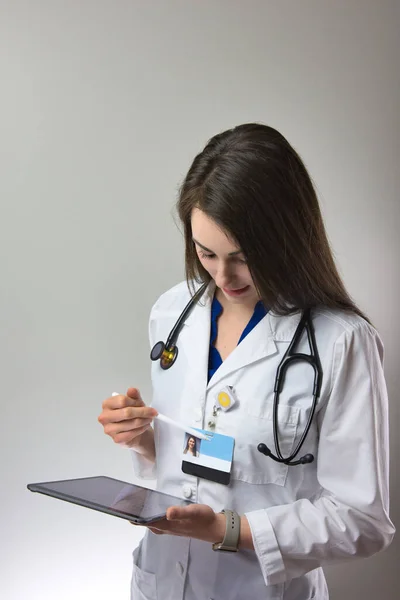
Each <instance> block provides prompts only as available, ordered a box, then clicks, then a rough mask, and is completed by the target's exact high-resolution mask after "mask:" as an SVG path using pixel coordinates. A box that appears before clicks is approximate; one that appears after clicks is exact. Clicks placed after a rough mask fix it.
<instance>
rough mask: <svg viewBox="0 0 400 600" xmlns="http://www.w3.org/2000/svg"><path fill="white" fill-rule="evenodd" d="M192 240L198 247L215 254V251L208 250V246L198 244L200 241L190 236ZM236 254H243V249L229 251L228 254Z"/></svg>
mask: <svg viewBox="0 0 400 600" xmlns="http://www.w3.org/2000/svg"><path fill="white" fill-rule="evenodd" d="M192 240H193V241H194V243H195V244H197V246H200V248H201V249H202V250H205V251H206V252H209V253H210V254H215V252H213V251H212V250H210V248H206V247H205V246H203V244H200V242H198V241H197V240H195V239H194V238H192ZM236 254H243V250H235V252H229V254H228V256H235V255H236Z"/></svg>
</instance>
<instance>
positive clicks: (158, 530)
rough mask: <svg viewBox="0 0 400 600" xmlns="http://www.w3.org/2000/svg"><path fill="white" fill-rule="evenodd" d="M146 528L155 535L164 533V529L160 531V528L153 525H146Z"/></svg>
mask: <svg viewBox="0 0 400 600" xmlns="http://www.w3.org/2000/svg"><path fill="white" fill-rule="evenodd" d="M147 529H150V531H151V532H152V533H155V534H156V535H164V531H161V529H156V528H155V527H150V526H147Z"/></svg>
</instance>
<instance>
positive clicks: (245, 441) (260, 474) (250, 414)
mask: <svg viewBox="0 0 400 600" xmlns="http://www.w3.org/2000/svg"><path fill="white" fill-rule="evenodd" d="M246 413H247V414H246V424H244V423H243V426H242V427H240V430H239V431H238V432H237V435H236V437H235V455H234V463H233V472H232V476H233V478H234V479H238V480H240V481H246V482H248V483H254V484H266V483H273V484H275V485H281V486H283V485H285V483H286V477H287V473H288V469H289V467H288V466H287V465H285V464H282V463H278V462H276V461H274V460H273V459H272V458H270V457H267V456H265V455H264V454H261V452H259V451H258V449H257V446H258V444H260V443H263V444H265V445H266V446H268V448H269V449H270V450H271V451H272V452H273V453H274V454H276V450H275V443H274V434H273V410H272V406H271V405H267V406H265V405H261V406H260V405H258V406H257V405H251V404H249V405H248V406H247V407H246ZM298 421H299V409H298V408H295V407H292V406H288V405H285V404H279V407H278V428H279V432H278V437H279V445H280V449H281V453H282V454H283V456H284V457H286V456H289V455H290V453H291V452H292V450H293V447H294V442H295V439H296V432H297V425H298Z"/></svg>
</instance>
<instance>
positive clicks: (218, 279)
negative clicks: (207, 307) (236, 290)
mask: <svg viewBox="0 0 400 600" xmlns="http://www.w3.org/2000/svg"><path fill="white" fill-rule="evenodd" d="M231 281H232V269H231V268H230V267H229V265H228V264H227V263H226V262H223V261H220V263H219V264H218V269H217V273H216V275H215V283H216V284H217V286H218V287H219V288H223V287H229V284H230V283H231Z"/></svg>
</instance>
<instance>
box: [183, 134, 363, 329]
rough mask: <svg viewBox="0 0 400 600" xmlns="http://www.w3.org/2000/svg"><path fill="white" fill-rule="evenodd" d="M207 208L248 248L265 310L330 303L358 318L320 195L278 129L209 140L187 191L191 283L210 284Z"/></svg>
mask: <svg viewBox="0 0 400 600" xmlns="http://www.w3.org/2000/svg"><path fill="white" fill-rule="evenodd" d="M195 207H196V208H199V209H200V210H202V211H203V212H204V213H205V214H206V215H207V216H208V217H210V218H211V219H213V220H214V221H215V223H217V224H218V225H219V226H220V227H221V228H222V229H223V230H225V231H226V232H227V234H228V235H229V236H230V237H231V238H232V240H234V241H235V242H236V243H237V244H238V246H239V248H240V249H241V250H242V251H243V253H244V255H245V257H246V260H247V263H248V267H249V270H250V273H251V275H252V278H253V281H254V284H255V286H256V288H257V291H258V293H259V295H260V298H261V299H262V300H263V302H264V304H265V306H267V307H268V308H269V309H271V310H273V312H275V313H276V314H280V315H288V314H293V313H295V312H298V311H299V310H304V309H306V308H312V307H315V306H326V307H329V308H334V309H341V310H346V311H352V312H354V313H357V314H358V315H360V316H361V317H363V318H364V319H366V320H368V319H367V317H366V316H365V315H364V314H363V313H362V312H361V311H360V309H359V308H358V307H357V306H356V304H355V303H354V302H353V300H352V299H351V298H350V296H349V294H348V293H347V291H346V289H345V287H344V284H343V282H342V280H341V278H340V275H339V273H338V270H337V268H336V265H335V262H334V259H333V256H332V251H331V249H330V246H329V242H328V238H327V235H326V231H325V227H324V223H323V219H322V215H321V211H320V207H319V204H318V199H317V194H316V192H315V190H314V187H313V184H312V181H311V178H310V176H309V174H308V172H307V169H306V167H305V165H304V163H303V161H302V160H301V158H300V156H299V155H298V154H297V152H296V151H295V150H294V148H293V147H292V146H291V145H290V144H289V142H288V141H287V140H286V139H285V138H284V137H283V135H282V134H280V133H279V132H278V131H276V130H275V129H273V128H272V127H268V126H266V125H261V124H258V123H249V124H244V125H239V126H237V127H235V128H233V129H229V130H228V131H224V132H223V133H220V134H218V135H216V136H214V137H213V138H211V139H210V140H209V142H208V143H207V145H206V147H205V148H204V150H203V151H202V152H201V153H200V154H198V155H197V156H196V158H195V159H194V161H193V163H192V165H191V167H190V169H189V171H188V173H187V175H186V177H185V179H184V181H183V184H182V186H181V190H180V194H179V199H178V202H177V211H178V215H179V217H180V219H181V221H182V223H183V228H184V237H185V263H186V279H187V281H188V284H189V287H190V289H191V292H192V293H193V292H194V283H195V282H196V281H197V282H198V283H200V282H207V281H209V280H210V275H209V274H208V273H207V271H206V270H205V269H204V268H203V266H202V265H201V263H200V261H199V259H198V256H197V253H196V249H195V245H194V242H193V240H192V228H191V214H192V210H193V208H195Z"/></svg>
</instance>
